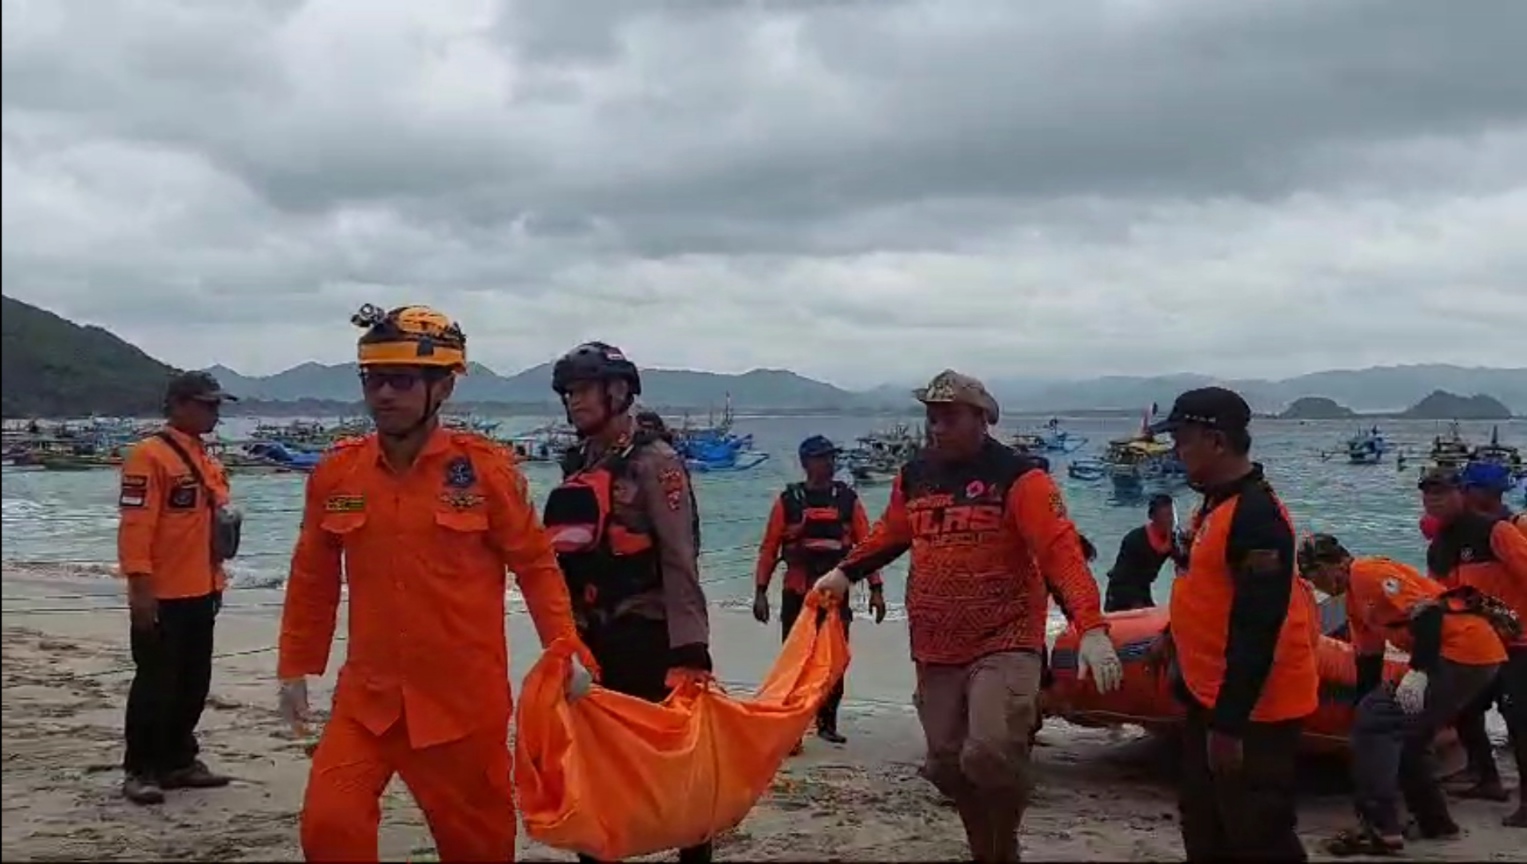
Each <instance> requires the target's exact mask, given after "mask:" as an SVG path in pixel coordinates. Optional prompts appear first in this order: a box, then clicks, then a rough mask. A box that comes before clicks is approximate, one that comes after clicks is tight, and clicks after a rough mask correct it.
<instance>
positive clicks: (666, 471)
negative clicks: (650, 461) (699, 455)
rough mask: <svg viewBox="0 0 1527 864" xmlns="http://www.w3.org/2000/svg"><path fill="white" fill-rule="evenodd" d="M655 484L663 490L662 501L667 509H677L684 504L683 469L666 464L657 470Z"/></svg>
mask: <svg viewBox="0 0 1527 864" xmlns="http://www.w3.org/2000/svg"><path fill="white" fill-rule="evenodd" d="M657 484H658V486H659V487H660V488H661V489H662V490H663V501H664V502H665V503H666V504H667V505H668V509H669V510H678V509H679V508H680V507H682V506H683V504H684V469H683V468H680V467H678V466H676V465H666V466H664V467H663V468H661V469H659V470H658V472H657Z"/></svg>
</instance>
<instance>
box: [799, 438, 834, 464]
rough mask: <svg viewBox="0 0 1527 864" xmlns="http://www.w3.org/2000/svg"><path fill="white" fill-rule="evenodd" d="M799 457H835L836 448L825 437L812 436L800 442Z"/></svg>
mask: <svg viewBox="0 0 1527 864" xmlns="http://www.w3.org/2000/svg"><path fill="white" fill-rule="evenodd" d="M800 455H801V458H802V459H815V458H818V457H822V456H836V455H838V447H837V445H836V444H833V443H832V441H830V440H829V439H828V438H827V436H826V435H813V436H811V437H810V438H807V439H806V440H805V441H802V442H801V447H800Z"/></svg>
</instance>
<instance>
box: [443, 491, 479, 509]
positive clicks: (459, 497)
mask: <svg viewBox="0 0 1527 864" xmlns="http://www.w3.org/2000/svg"><path fill="white" fill-rule="evenodd" d="M484 500H485V499H484V498H483V496H481V495H478V494H476V493H473V492H445V493H442V494H441V496H440V501H441V503H443V504H444V505H445V506H447V507H449V508H451V509H452V510H455V511H457V512H461V511H463V510H471V509H474V508H476V507H480V506H482V503H483V501H484Z"/></svg>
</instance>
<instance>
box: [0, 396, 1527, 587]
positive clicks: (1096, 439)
mask: <svg viewBox="0 0 1527 864" xmlns="http://www.w3.org/2000/svg"><path fill="white" fill-rule="evenodd" d="M1040 419H1041V418H1016V419H1014V420H1012V421H1011V422H1010V424H1009V426H1010V428H1020V427H1028V426H1033V425H1037V423H1038V422H1039V421H1040ZM542 422H544V421H543V420H539V419H535V418H523V417H522V418H510V419H508V420H506V421H505V422H504V425H503V427H502V429H503V430H504V431H514V430H520V429H530V428H533V427H535V426H537V425H539V424H540V423H542ZM1136 422H1137V421H1131V420H1129V419H1124V418H1119V419H1107V420H1098V419H1077V420H1069V421H1065V427H1066V428H1067V429H1069V430H1071V431H1072V432H1075V433H1078V434H1081V435H1084V436H1087V438H1088V439H1089V443H1088V445H1087V446H1085V447H1084V448H1082V450H1080V451H1079V452H1078V453H1076V454H1073V455H1072V456H1070V457H1065V456H1058V455H1052V457H1051V458H1052V462H1053V463H1054V464H1055V476H1056V478H1057V480H1058V482H1060V484H1061V485H1062V488H1063V489H1064V490H1065V494H1066V498H1067V502H1068V504H1069V506H1070V509H1071V512H1072V515H1073V518H1074V519H1075V520H1076V522H1077V524H1078V526H1079V527H1080V528H1081V530H1082V531H1083V532H1084V533H1086V534H1087V535H1088V536H1089V537H1091V538H1092V540H1093V542H1094V543H1095V544H1097V546H1098V548H1099V550H1100V557H1101V559H1102V560H1100V561H1099V566H1098V567H1097V570H1098V572H1099V574H1100V575H1101V574H1102V573H1103V572H1104V571H1106V570H1107V567H1108V565H1109V564H1110V563H1111V562H1112V559H1113V553H1114V550H1115V549H1116V548H1117V544H1118V541H1119V538H1120V537H1121V536H1122V535H1123V534H1124V533H1125V532H1126V531H1128V530H1130V529H1131V528H1133V527H1135V526H1136V525H1138V524H1140V522H1141V521H1142V520H1143V518H1144V502H1143V501H1142V500H1139V499H1135V500H1118V499H1115V498H1114V497H1113V495H1112V487H1111V486H1110V485H1109V484H1108V483H1107V482H1106V481H1104V482H1099V483H1087V482H1081V481H1077V480H1072V479H1070V478H1069V477H1067V476H1066V473H1065V470H1064V464H1065V462H1066V461H1067V459H1068V458H1080V457H1084V456H1088V455H1094V454H1095V453H1096V452H1097V451H1098V450H1099V449H1100V448H1101V447H1102V446H1103V445H1104V444H1105V443H1106V442H1107V440H1108V439H1110V438H1114V437H1119V436H1121V435H1125V434H1128V433H1129V432H1130V431H1132V429H1133V427H1134V425H1135V423H1136ZM254 423H255V421H253V420H249V419H244V418H240V419H237V420H234V421H231V422H229V423H228V424H225V426H224V427H222V428H221V429H220V430H219V431H220V432H221V433H222V434H223V435H225V436H227V437H230V438H238V437H241V436H242V435H243V434H244V433H247V432H248V431H249V429H250V428H252V427H253V425H254ZM883 424H884V421H881V420H874V419H865V418H841V417H820V418H801V417H790V418H751V419H739V420H738V422H737V427H738V430H739V431H740V432H750V433H752V434H753V436H754V440H755V442H756V446H757V447H758V448H759V449H761V450H765V451H767V452H769V453H770V454H771V458H770V460H769V461H767V462H765V463H763V465H761V466H760V467H758V468H756V469H754V470H752V471H748V472H743V473H738V474H713V475H697V480H696V494H697V496H698V499H699V502H700V509H701V514H702V517H703V533H704V539H705V549H704V551H703V553H702V563H703V572H704V578H705V582H706V590H707V593H708V594H709V595H710V597H711V600H712V602H716V603H723V604H730V603H735V602H741V601H744V600H746V599H747V598H749V597H750V596H751V590H752V589H751V585H752V582H751V578H752V577H751V573H752V570H753V562H754V559H755V556H756V550H757V544H758V541H759V538H760V534H761V533H762V530H763V521H764V518H765V517H766V516H767V515H768V512H769V507H770V506H771V504H772V502H773V499H774V497H775V495H777V494H778V492H779V490H780V488H781V487H782V486H783V484H785V483H787V482H789V481H791V480H794V479H797V475H798V473H799V471H798V466H797V464H796V461H795V456H794V451H795V446H796V444H797V443H798V442H799V441H800V440H801V439H802V438H804V437H806V436H808V435H812V434H825V435H827V436H829V437H831V438H833V439H834V440H835V441H838V442H840V443H845V444H846V443H848V442H851V441H852V439H853V438H854V437H856V436H858V435H862V434H864V433H866V432H869V431H871V430H872V429H874V428H876V427H877V426H880V425H883ZM1490 425H1491V424H1466V425H1465V427H1464V430H1463V431H1464V434H1465V436H1466V437H1468V438H1469V440H1471V441H1475V442H1482V441H1485V440H1487V439H1488V437H1489V434H1490ZM1441 426H1442V424H1437V423H1431V422H1410V423H1400V422H1388V423H1383V424H1382V428H1383V429H1384V431H1385V433H1386V435H1388V436H1389V437H1390V438H1391V439H1392V440H1393V441H1395V442H1396V443H1397V444H1399V445H1400V446H1401V447H1402V448H1404V449H1405V450H1407V451H1410V452H1413V453H1418V454H1424V452H1425V450H1426V448H1427V446H1428V445H1429V443H1430V440H1431V437H1432V436H1433V435H1435V434H1437V433H1438V432H1439V431H1441ZM1353 431H1354V430H1353V425H1352V424H1350V423H1316V422H1308V423H1299V422H1281V421H1262V422H1260V423H1259V424H1258V425H1257V427H1256V428H1255V429H1254V430H1253V433H1254V435H1255V437H1256V449H1255V454H1256V457H1257V458H1258V459H1259V460H1260V461H1262V462H1263V463H1264V464H1265V465H1266V467H1267V471H1268V474H1269V476H1270V477H1271V480H1272V482H1273V484H1274V485H1275V486H1276V488H1277V489H1278V491H1279V492H1280V493H1281V495H1282V496H1283V499H1284V501H1285V502H1286V503H1287V505H1288V507H1289V509H1290V510H1291V511H1292V513H1293V516H1294V519H1295V520H1296V522H1297V527H1298V529H1299V530H1300V531H1301V532H1304V531H1316V530H1318V531H1330V532H1334V533H1336V534H1338V535H1340V536H1341V537H1342V538H1343V540H1345V541H1347V542H1348V544H1349V547H1350V548H1352V549H1354V550H1355V551H1358V552H1359V553H1360V554H1383V555H1388V556H1390V557H1393V558H1397V559H1400V560H1403V561H1409V562H1411V563H1415V564H1419V563H1421V561H1422V557H1423V556H1422V552H1423V545H1422V539H1421V536H1420V533H1419V531H1418V528H1417V520H1418V519H1419V516H1420V512H1419V499H1418V495H1417V492H1416V489H1415V477H1416V475H1415V469H1414V467H1413V466H1414V465H1415V464H1419V461H1420V460H1419V459H1417V460H1416V461H1415V462H1414V463H1412V466H1409V467H1407V470H1406V471H1404V472H1400V471H1398V470H1397V469H1396V467H1395V464H1394V462H1393V461H1390V462H1387V463H1386V464H1382V465H1377V466H1351V465H1347V464H1345V462H1343V461H1341V460H1340V459H1339V458H1337V459H1332V460H1330V461H1322V460H1321V459H1320V457H1319V454H1320V452H1321V451H1322V450H1331V449H1334V448H1335V447H1337V445H1338V444H1339V443H1340V442H1341V440H1342V439H1343V438H1345V437H1346V436H1348V435H1350V434H1352V432H1353ZM1500 434H1501V439H1502V441H1503V442H1506V443H1514V444H1517V445H1519V446H1527V421H1522V420H1517V421H1515V422H1513V423H1504V424H1500ZM526 473H527V474H528V476H529V479H530V483H531V488H532V490H533V491H534V492H535V494H536V496H537V497H538V499H539V498H540V496H544V495H545V494H546V493H547V491H549V489H550V488H551V486H552V485H553V484H554V483H555V482H556V479H557V471H556V468H555V467H552V466H539V465H530V466H527V468H526ZM302 483H303V481H302V478H301V476H300V475H265V476H242V475H241V476H235V478H234V491H235V495H236V496H237V498H238V500H239V503H240V504H241V505H242V506H243V508H244V510H245V513H246V523H245V540H244V548H243V551H241V553H240V556H239V559H238V561H237V562H236V563H235V564H234V565H233V572H234V585H235V586H236V587H239V588H267V589H268V588H274V587H279V585H280V584H281V582H282V579H283V578H284V574H285V570H286V565H287V560H288V558H289V556H290V554H291V549H292V544H293V542H294V540H295V537H296V530H297V523H298V519H299V516H300V507H301V501H302ZM3 490H4V494H3V502H4V507H3V528H4V531H3V533H0V549H3V557H4V559H5V560H7V561H26V562H36V563H38V564H44V563H46V564H59V565H66V566H67V567H68V569H69V570H71V571H74V572H79V573H86V574H90V573H96V574H100V575H102V576H105V575H108V574H110V572H111V567H112V564H113V562H114V559H115V542H116V506H115V505H116V474H115V472H112V471H93V472H79V473H74V472H48V471H11V470H7V471H6V473H5V474H4V477H3ZM861 494H862V495H863V497H864V498H865V502H866V506H867V507H869V508H870V512H871V515H872V516H873V515H874V514H875V513H878V511H879V509H880V508H881V507H882V506H883V505H884V503H885V499H886V496H887V494H888V490H887V487H884V486H879V487H873V486H872V487H867V488H865V489H862V490H861ZM1517 494H1518V496H1519V495H1520V493H1517ZM1176 495H1177V500H1178V502H1179V512H1180V513H1181V515H1182V518H1186V517H1187V514H1188V513H1189V512H1190V510H1191V508H1192V506H1193V504H1194V497H1193V495H1192V493H1191V492H1189V491H1188V490H1186V489H1183V490H1180V491H1178V492H1177V493H1176ZM904 573H905V563H904V562H903V563H902V565H900V566H899V567H897V568H893V569H892V571H891V572H889V573H887V579H888V581H889V582H890V583H891V584H890V591H889V597H890V598H894V599H900V595H901V591H900V582H901V579H902V576H903V574H904ZM1169 578H1170V577H1169V576H1168V575H1166V574H1164V575H1163V578H1162V580H1161V581H1160V582H1159V583H1158V584H1157V586H1156V587H1157V592H1158V595H1159V596H1160V597H1162V598H1164V597H1165V595H1166V592H1167V591H1168V590H1169V584H1168V580H1169Z"/></svg>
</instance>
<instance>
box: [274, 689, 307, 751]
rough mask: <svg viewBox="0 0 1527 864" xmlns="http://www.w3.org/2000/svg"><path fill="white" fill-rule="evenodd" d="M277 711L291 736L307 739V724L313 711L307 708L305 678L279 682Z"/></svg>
mask: <svg viewBox="0 0 1527 864" xmlns="http://www.w3.org/2000/svg"><path fill="white" fill-rule="evenodd" d="M279 710H280V712H281V719H282V720H284V721H286V725H288V726H290V727H291V729H292V734H293V735H296V736H297V737H298V738H305V737H307V734H308V725H307V724H308V723H309V722H310V721H311V720H312V719H313V711H312V709H311V708H309V707H308V679H307V678H293V679H291V680H288V681H282V682H281V698H280V706H279Z"/></svg>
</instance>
